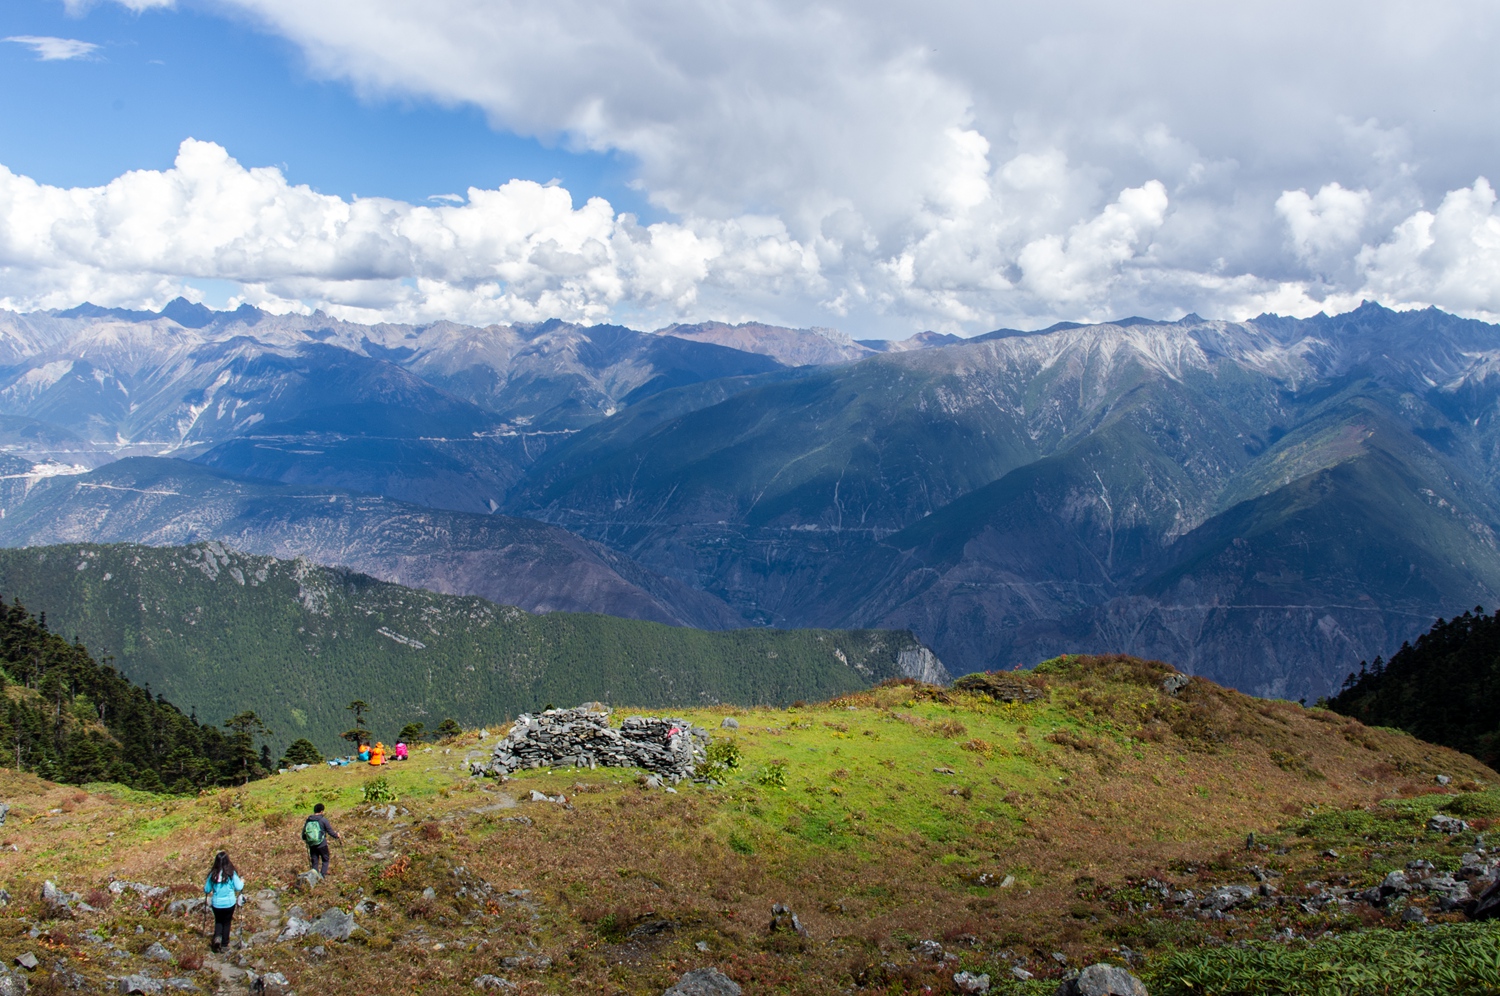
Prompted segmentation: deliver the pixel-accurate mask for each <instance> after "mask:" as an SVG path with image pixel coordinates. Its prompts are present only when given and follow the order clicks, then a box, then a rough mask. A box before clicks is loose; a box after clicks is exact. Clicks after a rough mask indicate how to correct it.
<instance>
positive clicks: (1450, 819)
mask: <svg viewBox="0 0 1500 996" xmlns="http://www.w3.org/2000/svg"><path fill="white" fill-rule="evenodd" d="M1427 829H1428V830H1429V831H1430V832H1432V833H1443V834H1447V835H1448V836H1450V837H1451V836H1453V835H1454V834H1456V833H1463V832H1464V831H1465V830H1467V829H1469V825H1468V824H1467V823H1465V822H1464V821H1463V820H1460V819H1458V818H1457V817H1454V816H1446V815H1444V814H1442V813H1438V814H1437V815H1435V816H1433V818H1432V819H1430V820H1428V821H1427Z"/></svg>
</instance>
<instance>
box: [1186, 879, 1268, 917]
mask: <svg viewBox="0 0 1500 996" xmlns="http://www.w3.org/2000/svg"><path fill="white" fill-rule="evenodd" d="M1258 891H1259V890H1258V889H1253V888H1251V887H1250V886H1248V885H1221V886H1219V887H1218V888H1217V889H1214V890H1213V891H1211V892H1209V893H1208V894H1207V895H1206V896H1204V897H1203V898H1202V899H1200V900H1199V901H1198V908H1199V909H1204V910H1214V911H1217V912H1219V913H1225V912H1228V911H1229V910H1232V909H1234V908H1235V907H1236V906H1242V905H1244V904H1245V903H1248V902H1249V901H1250V899H1251V897H1253V896H1254V895H1255V894H1256V893H1257V892H1258Z"/></svg>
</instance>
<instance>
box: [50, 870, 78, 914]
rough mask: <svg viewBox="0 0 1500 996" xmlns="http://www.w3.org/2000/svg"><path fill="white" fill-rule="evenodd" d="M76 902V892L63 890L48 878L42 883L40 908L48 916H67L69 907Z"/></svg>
mask: <svg viewBox="0 0 1500 996" xmlns="http://www.w3.org/2000/svg"><path fill="white" fill-rule="evenodd" d="M76 902H78V893H76V892H64V891H62V890H61V889H59V888H58V887H57V885H56V884H55V883H54V882H52V881H51V880H50V879H49V880H47V881H46V882H43V883H42V908H43V909H45V910H46V911H47V914H48V915H49V916H69V915H71V913H72V910H71V909H70V907H71V906H72V905H73V904H74V903H76Z"/></svg>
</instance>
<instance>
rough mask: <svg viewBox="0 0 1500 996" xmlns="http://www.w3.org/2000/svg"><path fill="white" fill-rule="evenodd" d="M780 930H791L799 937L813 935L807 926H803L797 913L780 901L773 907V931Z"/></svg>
mask: <svg viewBox="0 0 1500 996" xmlns="http://www.w3.org/2000/svg"><path fill="white" fill-rule="evenodd" d="M778 930H790V931H791V932H792V933H794V934H796V935H798V936H799V937H808V936H811V935H809V934H808V932H807V928H806V927H804V926H802V921H801V920H799V919H798V918H797V914H795V913H793V912H792V911H791V909H790V908H788V907H786V906H783V905H782V904H780V903H776V904H775V905H773V906H772V907H771V933H773V934H774V933H776V932H777V931H778Z"/></svg>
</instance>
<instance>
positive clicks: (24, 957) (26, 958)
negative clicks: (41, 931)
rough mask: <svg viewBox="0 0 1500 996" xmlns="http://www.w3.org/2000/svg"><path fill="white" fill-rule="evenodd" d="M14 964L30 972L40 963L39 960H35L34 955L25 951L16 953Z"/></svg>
mask: <svg viewBox="0 0 1500 996" xmlns="http://www.w3.org/2000/svg"><path fill="white" fill-rule="evenodd" d="M16 964H17V965H20V966H21V967H22V968H24V969H26V971H28V972H30V971H32V970H33V969H35V968H36V967H37V966H38V965H40V964H41V962H39V961H37V957H36V955H34V954H32V953H31V952H30V951H27V952H26V953H25V954H19V955H16Z"/></svg>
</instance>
